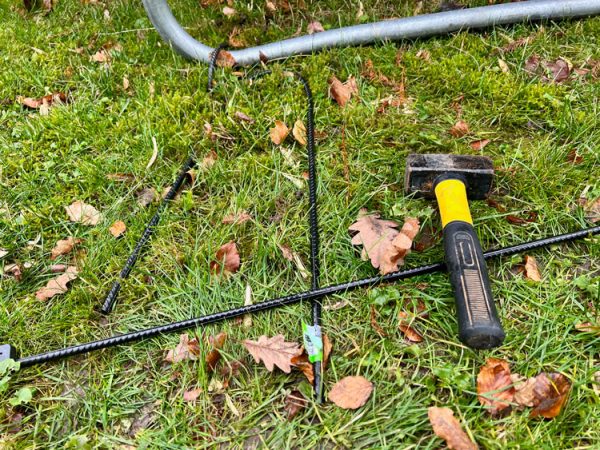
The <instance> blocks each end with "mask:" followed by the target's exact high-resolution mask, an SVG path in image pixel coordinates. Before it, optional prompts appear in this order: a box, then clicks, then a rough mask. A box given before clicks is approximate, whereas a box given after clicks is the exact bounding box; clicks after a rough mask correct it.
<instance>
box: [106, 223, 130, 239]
mask: <svg viewBox="0 0 600 450" xmlns="http://www.w3.org/2000/svg"><path fill="white" fill-rule="evenodd" d="M126 230H127V226H126V225H125V222H123V221H122V220H117V221H116V222H115V223H113V224H112V225H111V226H110V228H109V229H108V231H110V234H112V235H113V236H114V237H116V238H118V237H121V236H123V234H124V233H125V231H126Z"/></svg>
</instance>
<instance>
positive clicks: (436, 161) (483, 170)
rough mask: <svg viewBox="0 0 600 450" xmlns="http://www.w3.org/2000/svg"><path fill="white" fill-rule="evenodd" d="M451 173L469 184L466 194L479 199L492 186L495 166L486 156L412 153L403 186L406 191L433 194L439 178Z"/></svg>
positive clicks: (420, 195)
mask: <svg viewBox="0 0 600 450" xmlns="http://www.w3.org/2000/svg"><path fill="white" fill-rule="evenodd" d="M448 175H453V176H458V177H460V178H461V179H462V180H463V181H464V183H465V184H466V186H467V197H468V198H469V199H473V200H478V199H483V198H486V197H487V196H488V194H489V192H490V190H491V189H492V181H493V178H494V167H493V164H492V160H491V159H490V158H488V157H487V156H468V155H446V154H439V155H438V154H424V155H417V154H411V155H408V158H407V159H406V172H405V173H404V189H405V191H406V193H407V194H411V193H415V194H416V195H417V196H418V197H425V198H434V197H435V194H434V188H435V184H436V181H441V180H442V179H443V177H445V176H448Z"/></svg>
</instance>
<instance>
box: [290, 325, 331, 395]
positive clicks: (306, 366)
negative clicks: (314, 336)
mask: <svg viewBox="0 0 600 450" xmlns="http://www.w3.org/2000/svg"><path fill="white" fill-rule="evenodd" d="M332 350H333V345H332V343H331V340H329V337H328V336H327V335H326V334H323V363H322V365H321V367H322V369H323V370H325V369H326V368H327V363H328V362H329V356H330V355H331V351H332ZM291 362H292V365H293V366H294V367H295V368H297V369H299V370H300V371H301V372H302V373H303V374H304V375H305V376H306V379H307V380H308V382H309V383H310V384H312V383H313V382H314V381H315V371H314V369H313V365H312V363H311V362H310V361H309V360H308V353H306V350H304V349H303V351H302V353H301V354H300V355H298V356H294V357H293V358H292V359H291Z"/></svg>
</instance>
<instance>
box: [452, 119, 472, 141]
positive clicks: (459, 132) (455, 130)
mask: <svg viewBox="0 0 600 450" xmlns="http://www.w3.org/2000/svg"><path fill="white" fill-rule="evenodd" d="M450 134H451V135H452V136H454V137H455V138H460V137H463V136H465V135H467V134H469V124H468V123H467V122H465V121H464V120H459V121H457V122H456V123H455V124H454V126H453V127H452V128H450Z"/></svg>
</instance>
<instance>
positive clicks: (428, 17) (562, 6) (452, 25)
mask: <svg viewBox="0 0 600 450" xmlns="http://www.w3.org/2000/svg"><path fill="white" fill-rule="evenodd" d="M143 3H144V7H145V8H146V12H147V13H148V17H149V18H150V20H151V21H152V23H153V24H154V26H155V27H156V29H157V31H158V32H159V33H160V35H161V36H162V38H163V39H164V40H165V41H166V42H168V43H169V44H170V45H172V46H173V48H174V49H175V50H176V51H177V52H178V53H180V54H181V55H182V56H184V57H186V58H189V59H196V60H199V61H202V62H205V63H208V61H209V59H210V54H211V52H212V51H213V49H212V48H211V47H209V46H207V45H204V44H203V43H202V42H199V41H197V40H196V39H194V38H193V37H192V36H190V35H189V34H188V33H187V32H186V31H185V30H184V29H183V28H182V27H181V25H180V24H179V23H178V22H177V19H175V17H174V16H173V13H172V12H171V9H170V8H169V5H168V4H167V1H166V0H143ZM599 13H600V0H531V1H526V2H516V3H505V4H499V5H491V6H482V7H479V8H469V9H459V10H454V11H446V12H440V13H434V14H424V15H420V16H413V17H406V18H402V19H395V20H385V21H382V22H375V23H370V24H362V25H354V26H349V27H344V28H337V29H333V30H328V31H324V32H321V33H315V34H311V35H305V36H300V37H296V38H292V39H285V40H282V41H278V42H272V43H270V44H264V45H259V46H256V47H249V48H245V49H242V50H235V51H231V52H230V53H231V55H232V56H233V58H234V59H235V61H236V63H237V64H238V65H241V66H245V65H251V64H254V63H257V62H259V61H260V54H261V53H262V54H264V55H265V56H266V57H267V58H268V59H276V58H283V57H287V56H292V55H297V54H309V53H312V52H315V51H318V50H322V49H326V48H331V47H345V46H353V45H361V44H371V43H373V42H384V41H397V40H401V39H414V38H418V37H427V36H434V35H439V34H446V33H451V32H454V31H459V30H464V29H473V28H485V27H489V26H493V25H505V24H511V23H518V22H525V21H531V20H541V19H561V18H567V17H584V16H592V15H596V14H599Z"/></svg>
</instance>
